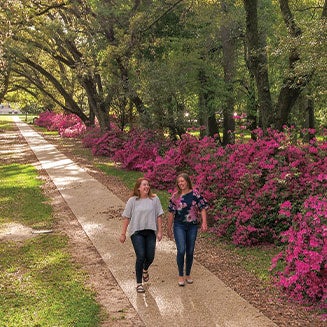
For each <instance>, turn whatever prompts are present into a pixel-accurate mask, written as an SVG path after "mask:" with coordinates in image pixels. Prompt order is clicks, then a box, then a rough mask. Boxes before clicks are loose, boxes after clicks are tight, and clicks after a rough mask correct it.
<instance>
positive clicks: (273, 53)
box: [0, 0, 327, 144]
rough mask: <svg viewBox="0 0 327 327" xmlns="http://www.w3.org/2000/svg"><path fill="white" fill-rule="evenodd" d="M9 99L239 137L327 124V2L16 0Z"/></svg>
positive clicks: (172, 130) (226, 138) (173, 132)
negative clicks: (239, 132)
mask: <svg viewBox="0 0 327 327" xmlns="http://www.w3.org/2000/svg"><path fill="white" fill-rule="evenodd" d="M0 6H1V11H0V22H1V26H2V29H1V31H0V33H1V41H0V69H1V77H0V78H1V87H0V98H1V101H3V100H8V101H16V102H19V103H20V104H21V106H22V107H24V106H26V105H31V104H32V103H34V104H35V103H36V104H37V106H38V107H40V108H43V110H56V111H58V110H62V111H64V112H67V113H74V114H76V115H77V116H79V117H80V118H81V119H82V121H83V122H84V123H85V124H86V125H93V124H94V123H95V120H97V121H98V122H99V125H100V127H101V129H102V130H103V131H105V130H108V129H110V126H111V125H110V122H111V121H114V122H115V123H116V124H118V126H119V127H120V128H121V129H124V128H125V127H128V126H129V127H131V126H134V125H137V126H138V125H142V126H145V127H148V128H154V129H159V130H162V131H164V132H168V133H169V135H170V136H171V137H172V138H176V137H178V136H180V135H182V134H183V133H184V132H185V131H186V130H187V128H188V127H191V126H195V127H198V128H200V129H201V134H202V135H211V136H212V135H215V134H218V135H219V133H222V134H223V137H222V139H220V138H219V140H220V142H221V143H223V144H228V143H233V142H234V133H233V132H234V130H235V120H234V117H235V115H236V114H238V115H241V114H243V115H244V117H246V119H247V123H248V126H249V128H250V129H255V128H257V127H261V128H263V129H264V130H266V129H268V128H270V127H272V128H276V129H279V130H281V129H282V128H283V126H284V125H292V124H294V125H297V126H298V127H310V128H319V127H326V126H327V120H326V105H325V103H326V90H325V87H324V85H326V67H327V62H326V56H325V53H326V50H327V49H326V42H325V41H326V13H327V1H326V0H301V1H297V2H289V1H288V0H279V1H272V0H255V1H253V0H251V1H249V0H243V1H236V0H221V1H215V0H214V1H211V0H210V1H209V0H206V1H194V0H193V1H191V0H170V1H147V0H144V1H140V0H133V1H132V0H116V1H110V0H109V1H108V0H72V1H64V0H49V1H43V0H8V1H6V2H3V3H1V5H0Z"/></svg>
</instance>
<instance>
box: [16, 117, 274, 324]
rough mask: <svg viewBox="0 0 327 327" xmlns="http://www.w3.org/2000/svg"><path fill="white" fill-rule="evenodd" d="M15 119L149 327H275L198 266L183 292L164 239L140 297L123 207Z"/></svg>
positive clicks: (169, 245)
mask: <svg viewBox="0 0 327 327" xmlns="http://www.w3.org/2000/svg"><path fill="white" fill-rule="evenodd" d="M13 118H14V120H15V122H16V124H17V126H18V127H19V129H20V131H21V133H22V135H23V136H24V137H25V139H26V141H27V142H28V144H29V146H30V147H31V149H32V150H33V152H34V153H35V155H36V157H37V158H38V160H39V161H40V164H41V166H42V168H44V169H45V170H46V171H47V173H48V174H49V176H50V178H51V179H52V180H53V182H54V184H55V185H56V187H57V188H58V190H59V191H60V193H61V195H62V197H63V198H64V199H65V201H66V202H67V204H68V205H69V207H70V208H71V210H72V211H73V213H74V214H75V216H76V218H77V219H78V221H79V222H80V224H81V226H82V227H83V229H84V230H85V232H86V234H87V235H88V237H89V238H90V240H91V241H92V242H93V244H94V246H95V247H96V248H97V250H98V252H99V254H100V255H101V257H102V258H103V260H104V261H105V263H106V264H107V266H108V269H109V270H110V271H111V273H112V274H113V276H114V277H115V278H116V280H117V282H118V284H119V285H120V287H121V288H122V290H123V291H124V292H125V294H126V296H127V297H128V298H129V300H130V302H131V304H132V305H133V306H134V308H135V309H136V311H137V312H138V313H139V315H140V317H141V319H142V320H143V321H144V323H145V325H146V326H188V327H190V326H203V327H204V326H206V327H207V326H208V327H210V326H217V327H273V326H277V325H276V324H274V323H273V322H272V321H271V320H269V319H268V318H267V317H265V316H264V315H263V314H262V313H261V312H259V311H258V310H257V309H255V308H254V307H253V306H252V305H250V304H249V303H248V302H246V301H245V300H244V299H243V298H242V297H240V296H239V295H238V294H237V293H235V292H234V291H233V290H232V289H230V288H229V287H227V286H226V285H224V284H223V283H222V281H221V280H219V279H218V278H217V277H216V276H215V275H213V274H212V273H211V272H210V271H208V270H207V269H206V268H204V267H203V266H202V265H200V264H199V263H198V262H195V263H194V268H193V270H192V276H193V278H194V283H193V284H192V285H187V286H185V287H179V286H178V285H177V281H176V271H177V270H176V269H177V268H176V264H175V262H176V260H175V245H174V242H172V241H168V240H166V239H163V240H162V241H161V242H158V243H157V250H156V251H157V252H156V258H155V262H154V263H153V265H152V266H151V268H150V281H149V282H148V283H147V284H146V293H145V294H137V293H136V291H135V276H134V257H135V256H134V252H133V249H132V246H131V242H130V241H128V240H127V241H126V242H125V243H124V244H121V243H120V242H119V241H118V239H119V235H120V232H121V221H120V215H121V212H122V210H123V207H124V203H123V202H122V201H121V200H120V199H119V198H118V197H117V196H116V195H114V194H113V193H111V192H110V191H109V190H108V189H107V188H106V187H104V186H103V185H102V184H101V183H99V182H98V181H97V180H95V179H94V178H93V177H91V176H90V175H89V174H87V173H86V172H85V171H84V170H83V169H82V168H81V167H79V166H78V165H76V164H75V163H74V162H72V161H71V160H70V159H68V158H67V157H66V156H65V155H63V154H62V153H60V152H59V151H58V150H57V149H56V147H55V146H53V145H52V144H49V143H48V142H47V141H46V140H45V139H44V138H43V137H42V136H40V135H39V134H38V133H36V132H35V131H34V130H33V129H31V128H30V127H29V126H28V125H27V124H25V123H23V122H21V121H20V120H19V118H18V117H13ZM111 210H114V211H115V212H116V213H117V216H116V217H115V218H110V216H109V215H108V212H109V211H111ZM108 296H110V294H108Z"/></svg>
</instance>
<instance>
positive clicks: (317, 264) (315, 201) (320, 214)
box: [272, 196, 327, 308]
mask: <svg viewBox="0 0 327 327" xmlns="http://www.w3.org/2000/svg"><path fill="white" fill-rule="evenodd" d="M280 214H281V215H289V214H291V206H290V204H286V205H284V206H283V210H282V211H281V212H280ZM282 235H283V241H284V242H285V243H286V249H285V250H284V251H282V252H281V253H280V254H279V255H278V256H276V257H275V258H274V259H273V265H272V269H275V268H276V265H277V262H278V261H282V262H283V264H284V266H285V267H284V269H283V271H281V272H277V276H278V279H277V281H278V285H279V286H281V287H282V288H283V289H284V290H285V291H286V292H287V293H288V294H289V295H290V296H291V297H292V298H293V299H294V300H296V301H299V302H302V303H303V302H305V303H312V302H317V301H319V302H320V303H321V306H322V307H324V308H327V198H326V197H319V196H309V197H308V198H307V199H306V200H305V201H304V203H303V206H302V209H301V211H300V212H298V213H297V214H295V215H293V223H292V226H291V228H290V229H289V230H288V231H286V232H284V233H283V234H282Z"/></svg>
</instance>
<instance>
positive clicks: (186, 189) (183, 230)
mask: <svg viewBox="0 0 327 327" xmlns="http://www.w3.org/2000/svg"><path fill="white" fill-rule="evenodd" d="M176 186H177V192H175V193H173V195H172V197H171V199H170V201H169V207H168V211H169V214H168V236H169V237H170V238H172V235H173V231H174V237H175V242H176V247H177V258H176V259H177V266H178V285H179V286H184V285H185V281H186V283H188V284H192V283H193V279H192V278H191V269H192V264H193V253H194V247H195V240H196V237H197V233H198V228H199V226H200V228H201V231H207V229H208V226H207V211H206V210H207V208H208V203H207V201H206V200H205V199H204V198H203V196H202V195H201V194H200V193H199V192H197V191H196V190H193V187H192V182H191V179H190V177H189V176H188V175H187V174H185V173H182V174H179V175H178V176H177V179H176ZM185 259H186V260H185ZM184 261H185V277H184Z"/></svg>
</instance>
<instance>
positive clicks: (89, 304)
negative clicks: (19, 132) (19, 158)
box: [0, 164, 103, 327]
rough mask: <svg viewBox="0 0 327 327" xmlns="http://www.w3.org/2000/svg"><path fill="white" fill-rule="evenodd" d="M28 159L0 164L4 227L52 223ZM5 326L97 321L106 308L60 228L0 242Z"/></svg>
mask: <svg viewBox="0 0 327 327" xmlns="http://www.w3.org/2000/svg"><path fill="white" fill-rule="evenodd" d="M41 184H42V183H41V180H40V179H39V178H38V175H37V170H36V169H35V168H34V167H33V166H30V165H20V164H11V165H1V166H0V228H1V227H4V226H3V224H4V223H19V224H22V225H26V226H30V227H33V228H51V227H53V223H54V221H53V212H52V208H51V206H50V204H49V203H48V199H47V198H46V197H45V196H44V195H43V194H42V191H41ZM0 267H1V269H0V326H1V327H32V326H33V327H35V326H42V327H53V326H60V327H72V326H74V327H78V326H80V327H88V326H89V327H96V326H99V325H100V320H101V317H102V314H103V313H102V312H101V309H100V306H99V304H98V303H97V302H96V300H95V294H93V292H92V291H91V290H90V289H88V288H87V287H86V286H85V285H86V275H85V274H84V273H83V272H82V271H81V270H80V269H79V268H78V267H77V266H75V265H73V264H72V260H71V258H70V255H69V252H68V247H67V239H66V237H65V236H63V235H59V234H56V233H51V234H43V235H37V236H35V237H33V238H30V239H28V240H27V241H23V242H20V243H16V242H14V241H1V242H0Z"/></svg>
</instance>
